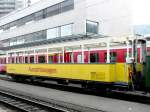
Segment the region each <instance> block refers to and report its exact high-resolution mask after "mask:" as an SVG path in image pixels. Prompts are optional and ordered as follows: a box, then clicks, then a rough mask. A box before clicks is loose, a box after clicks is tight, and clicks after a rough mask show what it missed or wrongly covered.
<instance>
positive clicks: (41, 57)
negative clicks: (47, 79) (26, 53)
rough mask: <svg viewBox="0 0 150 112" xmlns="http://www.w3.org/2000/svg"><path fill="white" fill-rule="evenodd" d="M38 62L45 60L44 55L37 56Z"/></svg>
mask: <svg viewBox="0 0 150 112" xmlns="http://www.w3.org/2000/svg"><path fill="white" fill-rule="evenodd" d="M38 62H39V63H45V62H46V60H45V56H39V57H38Z"/></svg>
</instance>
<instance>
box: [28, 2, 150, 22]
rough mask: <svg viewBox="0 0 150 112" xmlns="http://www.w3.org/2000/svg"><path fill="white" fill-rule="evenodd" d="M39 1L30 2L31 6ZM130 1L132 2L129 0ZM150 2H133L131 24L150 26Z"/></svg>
mask: <svg viewBox="0 0 150 112" xmlns="http://www.w3.org/2000/svg"><path fill="white" fill-rule="evenodd" d="M37 1H40V0H31V2H32V4H33V3H35V2H37ZM131 1H132V0H131ZM149 11H150V0H133V24H135V25H141V24H150V12H149Z"/></svg>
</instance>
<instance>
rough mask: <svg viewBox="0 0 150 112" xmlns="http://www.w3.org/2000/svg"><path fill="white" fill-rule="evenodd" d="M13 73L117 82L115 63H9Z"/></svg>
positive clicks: (9, 70)
mask: <svg viewBox="0 0 150 112" xmlns="http://www.w3.org/2000/svg"><path fill="white" fill-rule="evenodd" d="M7 72H8V73H12V74H22V75H34V76H47V77H56V78H67V79H79V80H93V81H102V82H115V77H116V76H115V64H7Z"/></svg>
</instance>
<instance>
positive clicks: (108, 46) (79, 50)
mask: <svg viewBox="0 0 150 112" xmlns="http://www.w3.org/2000/svg"><path fill="white" fill-rule="evenodd" d="M108 40H109V41H108V42H109V43H108V42H106V39H105V40H103V39H102V38H100V39H91V40H88V41H87V40H82V41H81V40H80V43H79V44H78V42H76V41H75V42H72V44H71V45H72V46H64V45H68V44H67V43H64V44H63V46H62V45H59V44H58V45H56V47H53V48H47V47H46V48H40V47H39V48H36V49H33V48H32V49H30V50H29V51H27V50H26V49H24V50H21V51H17V52H15V53H14V51H13V54H12V51H11V52H9V53H7V56H8V57H7V58H6V59H7V61H8V62H7V63H8V64H7V73H8V74H9V75H11V76H12V78H13V79H15V80H25V79H32V78H33V77H34V78H37V79H49V80H55V81H57V82H58V83H59V82H60V81H62V82H63V83H64V84H66V83H67V84H69V83H72V82H78V84H81V85H82V86H83V84H84V85H85V83H86V84H87V85H88V83H92V84H97V85H99V84H102V85H103V86H104V85H106V86H109V87H116V86H117V87H118V86H120V87H130V86H131V85H132V83H133V80H132V78H131V76H130V75H131V72H132V69H133V68H132V64H131V63H130V61H129V60H130V57H131V56H133V55H132V54H133V53H131V52H132V48H131V46H130V45H128V47H127V43H125V41H124V42H123V43H122V41H119V42H118V41H117V44H116V41H115V40H111V41H110V39H109V38H108ZM83 43H84V44H83ZM51 46H52V45H51ZM139 49H140V48H138V49H137V51H138V52H139V51H140V50H139ZM140 56H142V55H140ZM140 58H142V57H139V56H138V58H137V61H138V62H139V61H140V60H141V59H140ZM137 68H138V69H137V70H138V71H139V73H141V70H142V69H141V64H137ZM140 75H141V74H140Z"/></svg>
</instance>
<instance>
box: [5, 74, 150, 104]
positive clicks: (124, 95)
mask: <svg viewBox="0 0 150 112" xmlns="http://www.w3.org/2000/svg"><path fill="white" fill-rule="evenodd" d="M2 79H3V80H7V81H11V78H7V77H3V78H2ZM27 84H31V85H36V86H41V87H48V88H53V89H58V90H63V91H70V92H77V93H81V94H90V95H96V96H102V97H107V98H114V99H121V100H126V101H132V102H139V103H144V104H150V93H149V94H144V92H140V91H136V92H132V91H131V92H128V91H116V90H112V91H109V92H106V93H99V92H98V93H97V92H96V93H95V91H92V90H91V91H89V90H88V91H86V90H83V89H82V88H78V87H72V86H71V87H70V86H65V85H57V84H51V83H43V82H32V83H30V82H27Z"/></svg>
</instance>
